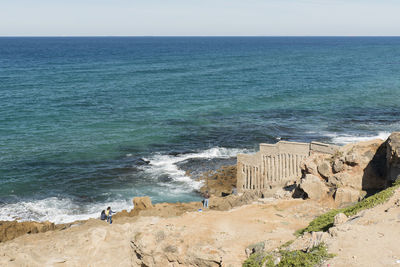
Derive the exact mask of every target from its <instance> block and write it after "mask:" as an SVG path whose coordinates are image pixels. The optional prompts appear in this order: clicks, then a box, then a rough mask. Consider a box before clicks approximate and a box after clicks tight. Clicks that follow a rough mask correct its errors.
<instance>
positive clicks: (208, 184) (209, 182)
mask: <svg viewBox="0 0 400 267" xmlns="http://www.w3.org/2000/svg"><path fill="white" fill-rule="evenodd" d="M236 173H237V171H236V166H223V167H221V168H220V169H218V170H216V171H211V172H206V173H204V174H203V176H202V177H200V179H201V180H203V183H204V185H203V186H202V187H201V188H200V192H201V193H204V192H205V191H208V192H209V193H210V194H211V195H214V196H217V197H224V196H227V195H230V194H231V193H232V190H233V189H234V188H235V187H236Z"/></svg>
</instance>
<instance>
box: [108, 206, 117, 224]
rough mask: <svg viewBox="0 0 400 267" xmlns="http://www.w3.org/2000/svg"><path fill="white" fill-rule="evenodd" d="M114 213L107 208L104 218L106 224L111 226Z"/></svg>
mask: <svg viewBox="0 0 400 267" xmlns="http://www.w3.org/2000/svg"><path fill="white" fill-rule="evenodd" d="M113 213H116V212H114V211H112V210H111V207H108V208H107V210H106V216H107V222H110V224H112V214H113Z"/></svg>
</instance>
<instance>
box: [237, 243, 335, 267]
mask: <svg viewBox="0 0 400 267" xmlns="http://www.w3.org/2000/svg"><path fill="white" fill-rule="evenodd" d="M278 257H279V258H280V259H281V260H280V262H279V263H277V264H274V259H277V258H278ZM333 257H334V255H333V254H329V253H328V251H327V248H326V246H325V245H324V244H320V245H318V246H316V247H314V248H313V249H312V250H311V251H310V252H303V251H301V250H294V251H287V250H284V249H281V250H280V251H279V252H278V253H276V254H273V253H272V252H258V253H255V254H253V255H251V256H250V257H249V258H248V259H247V260H246V261H245V262H244V263H243V265H242V266H243V267H262V266H266V267H273V266H277V267H300V266H301V267H312V266H315V265H318V264H320V263H322V262H323V261H325V260H327V259H330V258H333Z"/></svg>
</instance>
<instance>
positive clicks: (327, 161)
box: [300, 139, 400, 206]
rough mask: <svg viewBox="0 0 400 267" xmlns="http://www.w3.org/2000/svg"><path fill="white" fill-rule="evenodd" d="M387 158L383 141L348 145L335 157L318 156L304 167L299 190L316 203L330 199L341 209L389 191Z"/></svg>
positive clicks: (317, 154)
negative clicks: (370, 195)
mask: <svg viewBox="0 0 400 267" xmlns="http://www.w3.org/2000/svg"><path fill="white" fill-rule="evenodd" d="M393 151H394V150H393ZM386 154H387V152H386V143H385V142H384V141H383V140H380V139H377V140H371V141H366V142H360V143H356V144H348V145H346V146H343V147H340V148H339V149H338V150H337V151H336V152H335V153H334V154H333V155H328V154H320V153H315V154H313V155H311V156H310V157H308V158H307V159H306V160H304V161H303V163H302V166H301V168H302V171H303V173H305V176H304V177H303V178H302V180H301V183H300V188H301V189H303V190H304V192H305V193H307V195H308V197H310V198H313V199H323V198H324V197H325V196H328V195H329V196H331V197H333V198H334V199H335V203H336V204H337V205H339V206H342V205H347V204H348V203H352V202H356V201H358V200H359V199H361V198H363V197H364V196H365V195H366V194H367V193H368V192H370V191H371V192H374V191H378V190H381V189H384V188H385V187H386V185H387V181H386V180H387V178H386ZM391 154H396V153H391ZM399 162H400V161H399ZM399 166H400V165H399ZM399 170H400V169H399ZM317 178H318V179H317Z"/></svg>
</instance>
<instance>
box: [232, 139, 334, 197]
mask: <svg viewBox="0 0 400 267" xmlns="http://www.w3.org/2000/svg"><path fill="white" fill-rule="evenodd" d="M338 148H339V147H338V146H334V145H328V144H323V143H318V142H311V143H298V142H287V141H280V142H278V143H276V144H260V151H259V152H257V153H255V154H238V155H237V190H238V192H239V193H243V192H245V191H259V192H262V191H264V190H266V189H271V188H273V187H278V186H284V185H285V184H286V183H287V182H289V181H296V180H299V179H300V178H301V176H302V173H301V168H300V164H301V162H302V161H303V160H304V159H305V158H306V157H308V156H310V155H311V154H312V153H322V154H334V153H335V151H337V150H338Z"/></svg>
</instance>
